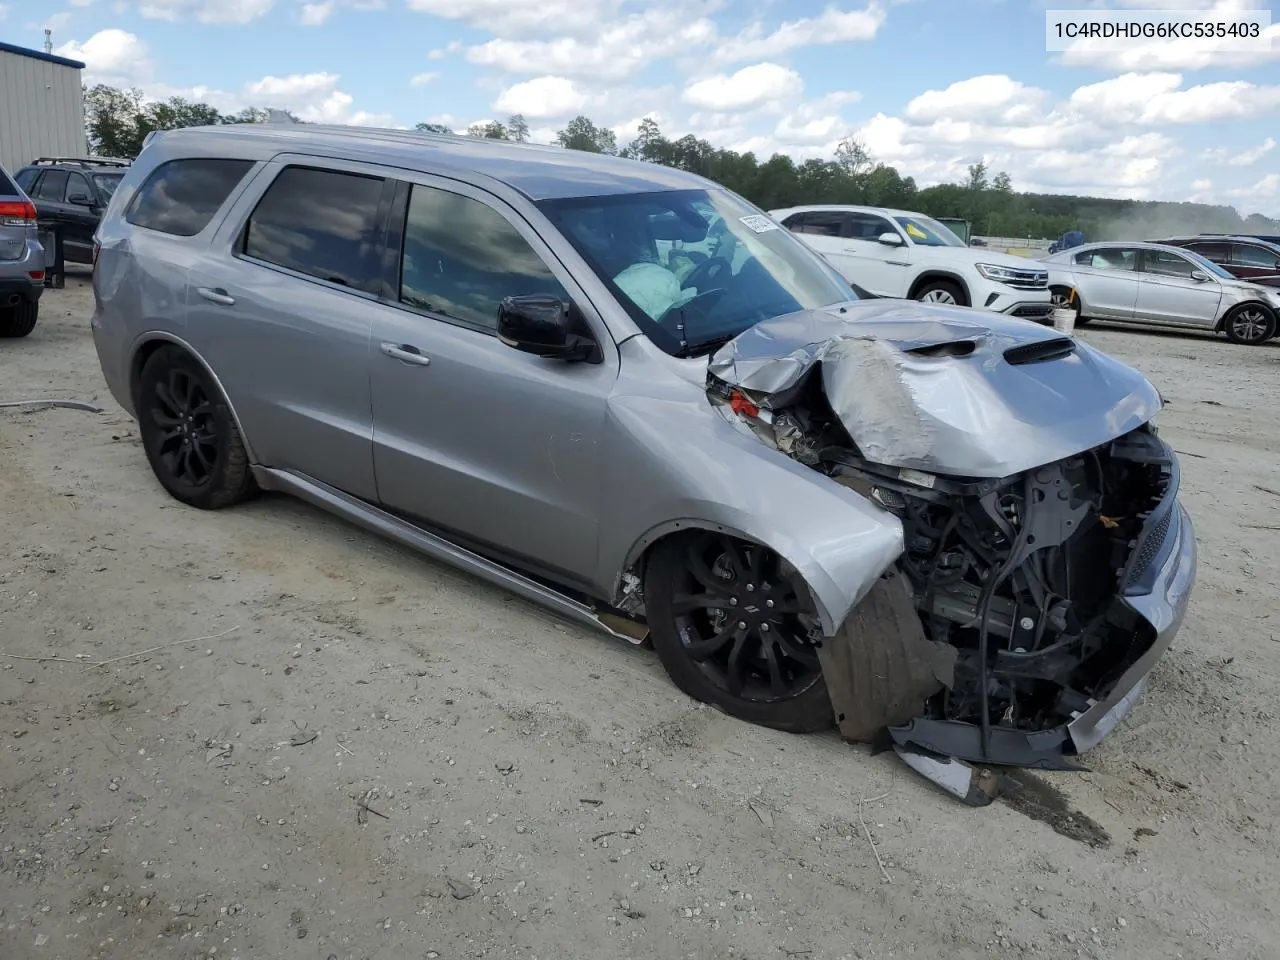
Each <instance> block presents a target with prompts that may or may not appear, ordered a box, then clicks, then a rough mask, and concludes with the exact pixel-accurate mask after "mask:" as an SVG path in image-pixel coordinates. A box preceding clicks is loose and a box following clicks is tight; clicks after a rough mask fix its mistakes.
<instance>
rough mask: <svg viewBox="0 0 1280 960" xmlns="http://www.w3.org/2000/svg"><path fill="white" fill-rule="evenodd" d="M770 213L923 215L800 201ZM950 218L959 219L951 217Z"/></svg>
mask: <svg viewBox="0 0 1280 960" xmlns="http://www.w3.org/2000/svg"><path fill="white" fill-rule="evenodd" d="M770 213H874V214H877V215H878V216H882V217H894V218H897V217H923V216H925V214H923V213H916V212H915V211H912V210H895V209H894V208H893V207H871V206H868V205H866V204H864V203H800V204H796V205H795V206H794V207H783V208H780V209H778V210H771V211H770ZM950 219H953V220H955V219H959V218H957V217H952V218H950Z"/></svg>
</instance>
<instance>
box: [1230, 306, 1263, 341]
mask: <svg viewBox="0 0 1280 960" xmlns="http://www.w3.org/2000/svg"><path fill="white" fill-rule="evenodd" d="M1268 319H1269V318H1268V317H1267V315H1266V314H1265V313H1263V312H1262V311H1261V310H1259V309H1255V308H1249V309H1245V310H1241V311H1240V312H1239V313H1237V314H1236V315H1235V316H1234V317H1233V318H1232V319H1231V330H1232V332H1234V333H1235V335H1236V336H1237V337H1238V338H1239V339H1241V340H1243V341H1245V342H1246V343H1256V342H1257V341H1259V340H1262V339H1264V338H1265V337H1266V335H1267V320H1268Z"/></svg>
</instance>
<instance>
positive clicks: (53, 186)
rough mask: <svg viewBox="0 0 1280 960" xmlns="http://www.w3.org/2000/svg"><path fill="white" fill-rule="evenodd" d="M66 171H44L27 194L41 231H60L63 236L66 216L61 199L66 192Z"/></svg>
mask: <svg viewBox="0 0 1280 960" xmlns="http://www.w3.org/2000/svg"><path fill="white" fill-rule="evenodd" d="M67 179H68V177H67V171H65V170H46V171H44V173H43V174H42V175H41V177H40V179H39V180H37V181H36V182H35V185H34V187H33V188H32V192H31V193H29V194H28V196H30V197H31V202H32V203H34V204H35V205H36V217H37V219H38V221H39V224H40V229H41V230H52V229H57V230H61V231H63V233H64V236H65V230H66V216H65V215H64V213H63V209H62V208H63V202H62V198H63V197H64V196H65V195H66V192H67Z"/></svg>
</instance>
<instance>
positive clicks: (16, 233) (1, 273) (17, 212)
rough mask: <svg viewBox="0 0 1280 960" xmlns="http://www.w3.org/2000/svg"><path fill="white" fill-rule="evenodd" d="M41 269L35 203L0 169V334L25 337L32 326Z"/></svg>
mask: <svg viewBox="0 0 1280 960" xmlns="http://www.w3.org/2000/svg"><path fill="white" fill-rule="evenodd" d="M44 268H45V263H44V247H42V246H41V245H40V243H39V242H38V241H37V239H36V208H35V205H34V204H32V202H31V198H30V197H28V196H27V195H26V193H24V192H23V190H22V188H21V187H20V186H18V185H17V184H16V183H15V182H14V181H13V178H12V177H10V176H9V175H8V174H7V173H5V172H4V169H3V168H0V337H25V336H26V335H27V334H29V333H30V332H31V331H32V330H34V329H35V327H36V319H37V317H39V314H40V295H41V294H42V293H43V292H44Z"/></svg>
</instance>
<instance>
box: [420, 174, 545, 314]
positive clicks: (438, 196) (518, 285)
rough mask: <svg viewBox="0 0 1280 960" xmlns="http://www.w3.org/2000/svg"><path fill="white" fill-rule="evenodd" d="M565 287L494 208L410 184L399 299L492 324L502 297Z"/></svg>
mask: <svg viewBox="0 0 1280 960" xmlns="http://www.w3.org/2000/svg"><path fill="white" fill-rule="evenodd" d="M529 294H544V295H549V296H553V297H556V298H558V299H560V300H566V301H567V300H568V299H569V295H568V294H567V293H566V292H565V289H564V287H563V286H561V284H560V282H559V281H558V280H557V279H556V278H555V274H553V273H552V272H551V269H550V268H549V267H548V266H547V265H546V263H545V262H544V261H543V259H542V258H541V257H540V256H538V253H537V252H536V251H535V250H534V249H533V247H531V246H530V245H529V242H528V241H527V240H525V238H524V237H522V236H521V235H520V233H519V231H517V230H516V228H515V227H513V226H512V225H511V223H510V222H509V221H508V220H507V219H506V218H505V217H504V216H503V215H502V214H500V213H499V212H498V211H497V210H495V209H494V208H493V207H490V206H489V205H487V204H484V203H481V202H480V201H479V200H472V199H471V198H470V197H464V196H462V195H461V194H457V193H449V192H448V191H446V190H438V189H436V188H435V187H427V186H423V185H421V184H415V185H414V186H413V189H412V191H411V192H410V194H409V207H408V211H407V212H406V214H405V225H404V253H403V259H402V263H401V270H400V294H399V296H400V301H401V302H402V303H404V304H407V305H408V306H411V307H416V308H418V309H419V310H426V311H429V312H431V313H435V314H439V315H440V316H442V317H447V318H449V319H451V320H458V321H461V322H462V323H464V324H466V325H467V326H471V327H476V328H478V329H482V330H496V329H497V326H498V306H499V305H500V304H501V303H502V300H503V299H504V298H505V297H517V296H525V295H529Z"/></svg>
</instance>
